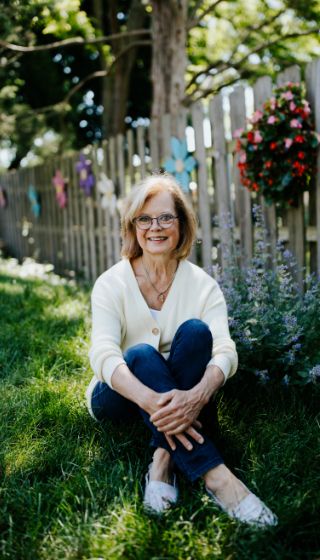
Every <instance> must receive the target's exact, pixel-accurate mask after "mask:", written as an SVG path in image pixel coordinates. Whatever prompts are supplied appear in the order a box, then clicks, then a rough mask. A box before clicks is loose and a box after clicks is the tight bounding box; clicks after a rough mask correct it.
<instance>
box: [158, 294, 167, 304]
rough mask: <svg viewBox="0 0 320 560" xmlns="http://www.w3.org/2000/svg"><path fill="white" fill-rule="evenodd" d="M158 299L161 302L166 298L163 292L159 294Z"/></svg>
mask: <svg viewBox="0 0 320 560" xmlns="http://www.w3.org/2000/svg"><path fill="white" fill-rule="evenodd" d="M158 299H159V300H160V301H161V303H163V302H164V300H165V299H166V298H165V295H164V294H159V295H158Z"/></svg>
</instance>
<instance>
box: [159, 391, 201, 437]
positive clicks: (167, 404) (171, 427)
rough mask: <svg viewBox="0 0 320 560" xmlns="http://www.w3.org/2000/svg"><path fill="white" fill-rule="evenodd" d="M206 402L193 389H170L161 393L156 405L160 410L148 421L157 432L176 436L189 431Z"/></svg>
mask: <svg viewBox="0 0 320 560" xmlns="http://www.w3.org/2000/svg"><path fill="white" fill-rule="evenodd" d="M206 402H207V401H204V400H203V399H201V398H200V396H199V393H198V392H197V391H194V390H193V389H191V390H189V391H180V390H179V389H172V391H169V392H168V393H163V394H162V395H161V397H160V398H159V399H158V402H157V405H158V407H160V409H159V410H157V411H156V412H154V413H153V414H152V415H151V416H150V420H151V422H152V423H153V424H154V425H155V426H156V427H157V428H158V430H159V432H165V433H166V434H167V435H168V436H172V435H175V436H177V434H181V433H182V432H186V431H187V430H189V429H190V427H191V426H192V425H193V424H194V423H195V422H196V421H197V418H198V416H199V414H200V412H201V409H202V408H203V406H204V405H205V404H206ZM191 429H192V428H191ZM190 435H191V434H190ZM192 437H193V436H192Z"/></svg>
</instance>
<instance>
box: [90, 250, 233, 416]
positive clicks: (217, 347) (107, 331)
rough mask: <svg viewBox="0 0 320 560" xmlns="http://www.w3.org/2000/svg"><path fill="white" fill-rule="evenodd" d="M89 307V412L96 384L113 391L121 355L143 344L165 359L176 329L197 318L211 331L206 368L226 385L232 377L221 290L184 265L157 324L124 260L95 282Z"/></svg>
mask: <svg viewBox="0 0 320 560" xmlns="http://www.w3.org/2000/svg"><path fill="white" fill-rule="evenodd" d="M91 302H92V337H91V347H90V351H89V358H90V363H91V367H92V369H93V371H94V374H95V375H94V376H93V378H92V380H91V382H90V385H89V387H88V389H87V401H88V405H89V410H90V408H91V407H90V402H91V395H92V391H93V389H94V387H95V385H96V383H97V381H98V380H100V381H103V382H105V383H107V384H108V385H109V386H110V387H112V382H111V378H112V374H113V372H114V371H115V369H116V368H117V367H118V366H119V365H120V364H124V363H125V360H124V358H123V352H125V351H126V350H127V349H128V348H130V347H131V346H134V345H135V344H139V343H142V342H143V343H147V344H150V345H151V346H153V347H154V348H156V349H157V350H159V352H161V354H162V355H163V356H164V357H165V358H167V357H168V356H169V353H170V348H171V342H172V340H173V337H174V335H175V333H176V331H177V329H178V327H179V326H180V325H181V324H182V323H183V322H184V321H186V320H188V319H196V318H197V319H202V321H204V322H205V323H207V324H208V326H209V328H210V330H211V333H212V336H213V348H212V358H211V360H210V361H209V364H213V365H216V366H218V367H219V368H220V369H221V370H222V371H223V373H224V376H225V380H226V379H227V377H230V376H231V375H233V374H234V373H235V372H236V369H237V365H238V359H237V352H236V349H235V344H234V342H233V341H232V340H231V338H230V334H229V327H228V317H227V307H226V303H225V299H224V297H223V294H222V291H221V289H220V288H219V286H218V283H217V282H216V280H214V279H213V278H211V276H209V275H208V274H207V273H206V272H205V271H204V270H203V269H201V268H200V267H198V266H196V265H194V264H192V263H191V262H189V261H187V260H183V261H180V263H179V266H178V270H177V272H176V276H175V278H174V281H173V284H172V286H171V288H170V291H169V293H168V295H167V298H166V300H165V302H164V304H163V306H162V309H161V311H160V312H159V314H158V318H157V320H155V319H154V318H153V317H152V315H151V312H150V309H149V307H148V304H147V302H146V301H145V299H144V298H143V295H142V293H141V291H140V289H139V285H138V282H137V280H136V277H135V275H134V272H133V269H132V266H131V264H130V261H129V260H128V259H122V260H121V261H120V262H118V263H117V264H115V265H114V266H112V267H111V268H110V269H109V270H107V271H106V272H104V273H103V274H101V276H100V277H99V278H98V279H97V281H96V282H95V285H94V288H93V291H92V296H91Z"/></svg>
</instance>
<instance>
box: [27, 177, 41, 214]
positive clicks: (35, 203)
mask: <svg viewBox="0 0 320 560" xmlns="http://www.w3.org/2000/svg"><path fill="white" fill-rule="evenodd" d="M28 198H29V201H30V204H31V212H32V214H33V215H34V217H35V218H39V216H40V214H41V204H40V196H39V194H38V193H37V191H36V189H35V188H34V186H33V185H30V186H29V190H28Z"/></svg>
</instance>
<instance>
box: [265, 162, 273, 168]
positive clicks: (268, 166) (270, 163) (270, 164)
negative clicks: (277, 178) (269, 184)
mask: <svg viewBox="0 0 320 560" xmlns="http://www.w3.org/2000/svg"><path fill="white" fill-rule="evenodd" d="M264 166H265V167H266V168H267V169H270V167H272V161H271V160H268V161H266V163H265V164H264Z"/></svg>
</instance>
